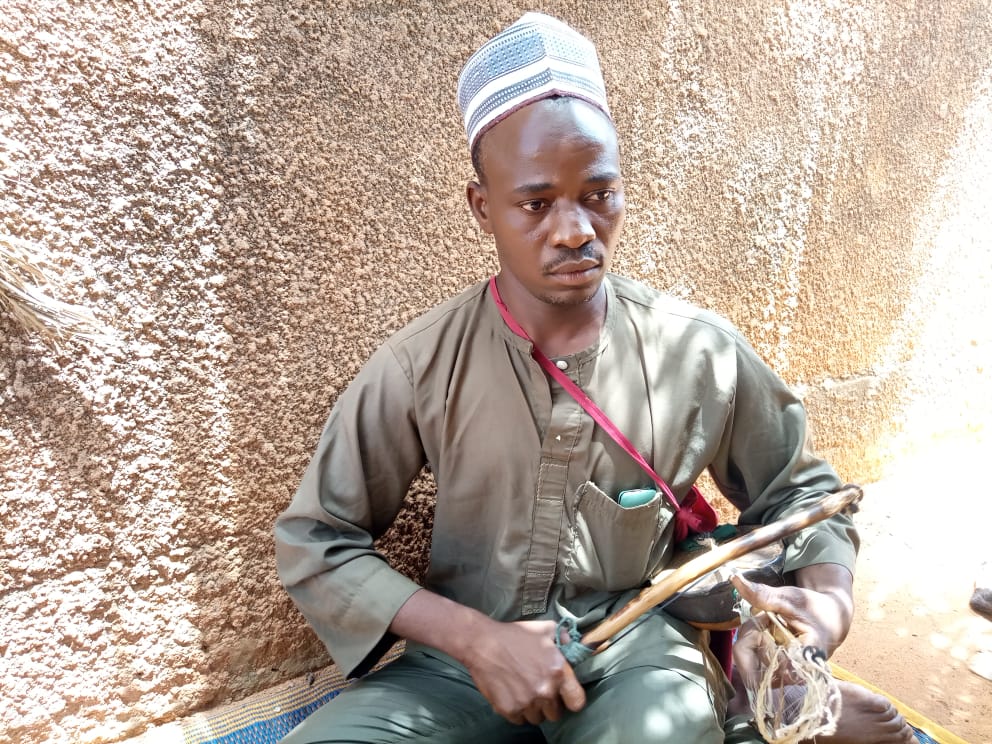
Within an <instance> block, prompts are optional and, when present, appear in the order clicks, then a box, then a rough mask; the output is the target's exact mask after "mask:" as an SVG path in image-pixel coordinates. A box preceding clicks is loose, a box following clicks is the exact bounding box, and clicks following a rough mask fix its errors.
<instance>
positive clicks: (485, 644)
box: [465, 618, 586, 725]
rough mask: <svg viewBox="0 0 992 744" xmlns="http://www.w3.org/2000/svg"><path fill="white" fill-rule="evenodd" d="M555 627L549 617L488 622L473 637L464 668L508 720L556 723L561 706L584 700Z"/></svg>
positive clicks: (572, 708) (571, 707)
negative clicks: (556, 638)
mask: <svg viewBox="0 0 992 744" xmlns="http://www.w3.org/2000/svg"><path fill="white" fill-rule="evenodd" d="M487 619H488V618H487ZM555 631H556V625H555V623H554V622H553V621H550V620H534V621H526V622H516V623H500V622H496V621H495V620H490V621H489V623H487V624H484V625H483V628H482V632H480V633H479V635H478V636H477V637H476V638H475V639H474V641H473V644H472V648H471V650H470V651H469V654H468V656H467V657H466V659H465V666H466V667H468V670H469V673H470V674H471V675H472V679H473V680H475V684H476V686H477V687H478V688H479V692H481V693H482V694H483V695H484V696H485V698H486V699H487V700H488V701H489V702H490V704H491V705H492V706H493V709H494V710H495V711H496V712H497V713H499V714H500V715H501V716H503V717H504V718H506V719H507V720H509V721H511V722H512V723H517V724H522V723H525V722H526V723H531V724H535V725H536V724H539V723H541V722H542V721H557V720H558V719H559V718H560V717H561V714H562V712H563V711H562V708H563V706H564V708H567V709H568V710H570V711H573V712H576V711H579V710H581V709H582V707H583V706H584V705H585V704H586V693H585V690H584V689H582V685H581V684H580V683H579V680H578V679H577V678H576V676H575V672H574V671H573V670H572V667H571V665H570V664H569V663H568V661H567V660H566V659H565V657H564V656H562V654H561V651H559V650H558V648H557V646H555V642H554V634H555Z"/></svg>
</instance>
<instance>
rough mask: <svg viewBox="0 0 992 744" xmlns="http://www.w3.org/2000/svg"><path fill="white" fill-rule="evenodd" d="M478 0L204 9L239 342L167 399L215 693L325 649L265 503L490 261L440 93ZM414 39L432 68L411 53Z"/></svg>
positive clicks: (410, 566) (321, 657) (227, 322)
mask: <svg viewBox="0 0 992 744" xmlns="http://www.w3.org/2000/svg"><path fill="white" fill-rule="evenodd" d="M469 13H470V11H469V10H466V9H460V10H458V11H457V12H456V15H462V16H464V17H463V18H462V21H461V22H459V21H458V20H457V19H456V18H454V17H452V18H448V19H445V18H443V14H441V13H435V12H425V11H423V10H418V9H415V8H399V7H398V8H396V9H392V10H383V11H381V12H380V11H372V10H360V9H356V10H355V11H354V12H353V13H350V14H344V13H342V12H340V11H336V10H333V9H331V8H329V7H324V6H319V7H318V6H299V7H294V6H293V5H292V4H289V5H286V6H285V7H281V8H277V7H275V6H272V5H270V4H266V3H248V4H244V3H242V4H238V5H237V6H235V5H232V4H228V3H221V2H218V3H209V4H208V5H207V12H206V14H205V15H204V17H203V18H202V19H201V23H200V33H201V42H202V45H203V50H204V52H205V53H206V58H205V60H204V62H205V74H206V76H207V85H206V96H205V101H204V106H207V107H208V109H209V110H208V113H207V118H208V120H209V121H210V122H211V124H212V128H213V134H212V141H211V146H212V147H213V148H214V151H215V152H216V157H217V161H216V162H217V171H218V172H217V177H218V179H219V180H220V182H221V183H222V184H223V188H224V200H223V204H224V206H223V209H222V211H221V212H220V214H219V215H218V216H219V218H220V220H219V226H218V231H217V234H216V236H215V241H216V242H215V247H216V255H217V261H218V263H219V265H220V269H219V273H221V274H222V280H219V281H218V282H217V287H216V295H217V300H218V303H219V307H218V310H219V311H220V312H221V313H222V318H219V319H218V320H219V321H220V324H221V325H222V332H223V333H224V334H225V335H227V336H228V337H229V339H230V341H229V350H230V353H229V356H228V358H227V359H226V360H225V364H224V367H223V380H214V381H213V386H214V388H215V399H214V400H213V401H209V402H208V401H206V400H203V399H202V398H203V396H202V394H200V393H198V391H197V388H196V386H195V385H192V386H188V387H187V390H186V396H185V397H174V399H173V400H174V404H173V407H174V410H175V418H174V421H175V426H176V432H175V436H174V438H175V439H176V441H177V442H179V443H180V444H179V445H178V446H179V447H180V448H181V449H182V452H181V454H180V455H178V458H179V459H180V460H181V461H182V462H184V466H185V467H184V475H183V486H182V488H181V491H182V493H183V494H184V495H185V498H186V499H187V504H186V506H185V508H186V509H187V510H188V511H189V512H190V513H191V514H196V517H197V522H196V523H195V524H191V525H190V533H189V534H190V535H191V539H192V540H193V541H194V542H195V543H196V544H197V548H196V551H195V553H194V557H193V563H194V566H195V571H194V573H195V575H196V576H197V587H196V604H197V606H198V614H199V619H198V621H197V625H198V628H199V632H200V634H201V636H202V644H203V649H204V654H205V656H206V658H207V659H208V660H209V666H210V669H211V670H212V671H213V672H215V677H214V684H213V691H214V696H215V697H216V698H217V699H221V698H224V697H228V696H231V695H235V696H240V695H243V694H246V693H247V692H250V691H252V690H254V689H258V688H260V687H264V686H266V685H269V684H272V683H274V682H276V681H278V680H281V679H284V678H285V677H287V676H290V675H293V674H296V673H299V672H301V671H303V670H306V669H312V668H315V667H317V666H320V665H323V664H325V663H326V662H327V656H326V652H325V651H324V649H323V646H322V645H321V644H320V643H319V642H318V641H317V639H316V637H315V636H314V635H313V634H312V632H311V631H310V630H309V629H308V628H307V627H306V625H305V622H304V621H303V620H302V618H301V617H300V616H299V614H298V613H297V611H296V610H295V608H294V607H293V606H292V604H291V603H290V601H289V599H288V596H287V595H286V593H285V592H284V591H283V590H282V588H281V586H280V585H279V584H278V581H277V579H276V576H275V570H274V569H275V567H274V556H273V546H272V539H271V531H272V526H273V524H274V522H275V519H276V516H277V515H278V513H279V512H280V511H282V509H283V508H284V507H285V505H286V504H288V501H289V499H290V497H291V495H292V493H293V491H294V489H295V487H296V485H297V483H298V482H299V480H300V477H301V476H302V472H303V469H304V468H305V466H306V464H307V462H308V460H309V457H310V454H311V452H312V451H313V449H314V447H315V446H316V441H317V436H318V434H319V432H320V429H321V427H322V425H323V421H324V419H325V418H326V416H327V414H328V413H329V411H330V408H331V405H332V404H333V402H334V399H335V398H336V396H337V394H338V393H339V392H340V391H341V390H342V389H343V387H344V386H345V385H346V384H347V382H348V381H349V380H350V379H351V378H352V377H353V376H354V375H355V374H356V373H357V371H358V369H359V368H360V366H361V365H362V364H363V363H364V361H365V360H366V359H367V358H368V356H369V355H370V354H371V353H372V351H373V350H374V349H375V348H376V347H377V346H378V345H379V344H380V343H381V342H382V341H383V340H384V339H385V337H386V336H387V335H388V333H390V332H391V331H393V330H396V329H397V328H399V327H400V326H401V325H402V324H403V323H405V322H406V321H407V320H409V319H411V318H412V317H414V316H415V315H417V314H419V313H420V312H421V311H423V310H424V309H426V308H428V307H430V306H432V305H434V304H436V303H437V302H438V301H440V300H441V299H443V298H445V297H447V296H449V295H452V294H454V293H455V292H456V291H458V290H459V289H460V288H461V287H462V286H464V285H465V284H467V283H468V282H470V281H474V280H475V279H476V278H477V277H481V276H485V275H486V274H487V273H489V272H491V271H492V269H493V265H492V259H491V256H490V254H491V251H490V250H489V249H488V248H486V247H482V246H481V244H480V237H479V235H477V233H476V231H475V230H474V229H473V228H472V225H471V223H470V221H469V215H468V211H467V209H466V208H465V207H464V205H463V197H462V196H461V190H462V188H463V183H464V181H465V180H466V178H467V175H468V174H467V172H466V170H465V169H466V168H470V164H469V160H468V157H467V154H466V153H463V152H462V151H461V150H462V144H461V142H462V138H463V136H462V134H461V130H460V123H459V121H458V117H457V111H456V109H455V107H454V104H453V99H452V96H447V95H445V96H439V95H437V91H436V86H437V81H438V79H442V80H447V79H450V80H451V81H452V85H453V81H454V79H455V77H456V75H457V70H458V66H459V65H460V63H461V59H462V56H463V53H464V52H465V49H467V48H468V45H469V44H470V43H474V42H475V37H476V36H477V34H476V33H474V31H473V28H474V24H473V23H472V22H471V21H472V19H471V17H470V15H469ZM442 26H443V29H444V32H443V33H439V32H438V30H437V29H438V28H439V27H442ZM415 40H416V41H415ZM414 45H419V48H420V51H419V54H420V55H421V57H422V58H423V59H430V60H431V65H430V67H429V68H428V67H425V66H424V65H423V64H415V65H412V66H411V60H410V56H411V53H412V51H413V46H414ZM370 60H376V63H375V64H370V63H369V61H370ZM197 406H199V407H200V408H201V409H202V410H201V411H200V412H199V414H198V415H197V418H198V419H199V423H200V425H203V424H207V425H209V426H211V427H213V429H214V431H215V432H217V433H222V436H221V437H219V438H218V441H217V443H216V446H217V447H218V448H219V449H218V450H217V451H213V452H210V451H205V450H204V449H203V447H202V443H201V442H199V441H197V440H190V439H189V438H186V439H184V438H183V437H182V436H180V432H181V431H185V430H188V425H189V423H190V421H189V419H190V417H191V416H192V415H193V414H192V411H194V410H196V408H197ZM211 410H213V415H211V413H210V411H211ZM221 411H222V412H223V414H222V415H219V412H221ZM183 442H185V444H183ZM218 466H219V467H218ZM205 484H206V485H208V486H209V491H207V492H205V491H204V485H205ZM430 484H431V481H430V478H429V476H426V475H425V477H424V478H422V479H421V480H420V481H418V483H417V484H416V485H415V487H414V488H413V489H412V492H411V497H410V499H409V506H408V510H407V513H408V514H416V515H417V516H416V517H415V518H406V517H404V518H401V520H400V525H398V526H397V528H396V529H395V530H393V531H392V534H391V535H390V536H389V537H387V538H386V539H385V543H384V545H385V546H386V550H387V552H389V553H390V554H391V555H392V557H393V559H394V561H395V563H396V564H397V565H398V566H399V567H401V568H403V569H404V570H405V571H407V572H408V573H410V574H411V575H419V574H420V573H422V571H423V570H424V561H425V558H426V554H425V552H424V548H425V546H426V544H427V543H426V540H429V522H430V518H431V512H432V504H433V502H432V489H431V485H430ZM413 523H415V524H416V525H417V529H416V530H413V529H411V528H410V527H409V525H410V524H413ZM403 525H407V527H404V526H403ZM424 528H426V529H424ZM425 535H426V536H427V537H426V539H425ZM390 545H392V546H394V547H389V546H390ZM262 597H264V598H265V601H264V602H260V601H259V599H260V598H262ZM247 629H250V631H249V632H246V630H247Z"/></svg>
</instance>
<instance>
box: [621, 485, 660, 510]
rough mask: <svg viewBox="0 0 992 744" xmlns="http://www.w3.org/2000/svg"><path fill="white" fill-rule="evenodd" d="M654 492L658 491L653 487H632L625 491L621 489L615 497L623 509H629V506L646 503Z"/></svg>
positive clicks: (652, 496)
mask: <svg viewBox="0 0 992 744" xmlns="http://www.w3.org/2000/svg"><path fill="white" fill-rule="evenodd" d="M656 493H658V492H657V491H655V490H654V489H653V488H632V489H629V490H627V491H621V492H620V495H619V496H618V497H617V502H618V503H619V504H620V506H622V507H624V508H625V509H630V508H631V507H634V506H643V505H644V504H646V503H648V502H649V501H650V500H651V499H653V498H654V496H655V494H656Z"/></svg>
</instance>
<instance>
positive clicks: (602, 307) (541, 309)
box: [497, 278, 607, 357]
mask: <svg viewBox="0 0 992 744" xmlns="http://www.w3.org/2000/svg"><path fill="white" fill-rule="evenodd" d="M497 283H498V285H499V290H500V295H501V296H502V298H503V302H505V303H506V305H507V307H508V308H509V310H510V312H511V314H512V315H513V317H514V319H515V320H516V321H517V322H518V323H519V324H520V325H521V326H523V328H524V330H525V331H527V334H528V335H529V336H530V338H531V341H533V342H534V344H535V345H536V346H537V347H538V348H539V349H540V350H541V351H543V352H544V353H545V354H546V355H547V356H549V357H560V356H567V355H569V354H575V353H576V352H579V351H582V350H583V349H586V348H588V347H590V346H592V345H593V344H594V343H595V342H596V341H597V339H599V335H600V333H601V332H602V330H603V326H604V325H605V323H606V305H607V295H606V287H605V286H604V285H605V282H604V284H601V285H600V287H599V289H598V290H597V291H596V294H595V295H594V296H593V298H592V299H591V300H589V301H588V302H583V303H580V304H577V305H555V304H552V303H548V302H544V301H542V300H540V299H538V298H536V297H534V296H533V295H530V294H528V293H527V292H526V291H522V290H523V288H522V287H519V286H518V285H516V283H515V282H513V281H512V280H510V281H507V280H505V279H501V278H497Z"/></svg>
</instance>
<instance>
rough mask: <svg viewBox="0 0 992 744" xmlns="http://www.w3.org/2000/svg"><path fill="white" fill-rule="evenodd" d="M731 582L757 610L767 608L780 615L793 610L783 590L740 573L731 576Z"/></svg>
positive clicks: (768, 610) (766, 609)
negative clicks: (746, 577) (754, 580)
mask: <svg viewBox="0 0 992 744" xmlns="http://www.w3.org/2000/svg"><path fill="white" fill-rule="evenodd" d="M730 583H731V584H733V585H734V588H735V589H737V591H738V592H739V593H740V595H741V596H742V597H743V598H744V599H746V600H747V601H748V602H750V604H751V606H752V607H753V608H755V610H765V611H767V612H775V613H778V614H780V615H782V614H790V611H791V610H792V607H791V606H790V605H789V604H788V602H786V601H785V600H784V598H783V594H782V592H778V591H773V590H772V589H771V588H770V587H767V586H765V585H764V584H755V583H753V582H751V581H748V580H747V579H745V578H744V577H743V576H741V575H740V574H734V575H733V576H731V577H730Z"/></svg>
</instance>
